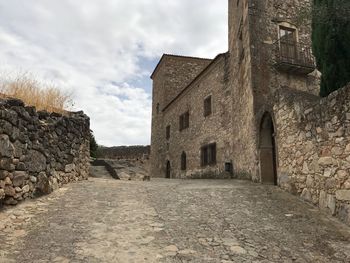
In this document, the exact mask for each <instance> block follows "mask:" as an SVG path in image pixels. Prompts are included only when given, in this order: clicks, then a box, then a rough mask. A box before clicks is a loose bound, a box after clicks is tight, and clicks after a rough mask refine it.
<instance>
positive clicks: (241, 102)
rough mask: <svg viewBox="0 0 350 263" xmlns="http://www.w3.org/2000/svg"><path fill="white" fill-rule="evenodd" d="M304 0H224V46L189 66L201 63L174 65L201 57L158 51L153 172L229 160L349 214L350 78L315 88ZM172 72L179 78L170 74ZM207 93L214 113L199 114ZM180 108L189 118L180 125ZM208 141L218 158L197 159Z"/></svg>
mask: <svg viewBox="0 0 350 263" xmlns="http://www.w3.org/2000/svg"><path fill="white" fill-rule="evenodd" d="M310 4H311V0H286V1H279V0H229V51H228V52H227V53H225V54H221V55H219V56H217V57H216V58H215V59H214V60H212V61H211V62H209V64H208V65H206V66H205V63H203V64H202V66H205V67H204V68H203V70H202V71H201V72H198V74H197V75H193V74H194V73H195V72H197V70H198V69H199V67H196V68H195V69H194V70H193V71H189V70H188V68H187V67H184V68H183V71H181V69H179V68H178V67H179V66H180V67H181V65H182V64H186V63H188V61H194V62H196V61H199V59H197V60H195V59H193V58H186V59H185V58H183V57H179V56H171V55H165V57H163V58H162V60H161V62H160V63H159V65H158V66H157V68H156V70H155V72H154V74H153V75H152V79H153V115H152V139H151V141H152V142H151V175H152V176H161V177H165V176H167V177H176V178H198V177H200V178H203V177H205V178H206V177H210V178H218V177H221V178H222V177H228V176H230V173H227V172H225V170H227V169H225V167H226V165H227V164H230V163H232V167H233V170H231V175H232V176H236V177H243V178H247V179H251V180H253V181H256V182H262V183H268V184H276V185H277V184H278V185H280V186H281V187H282V188H284V189H286V190H288V191H290V192H293V193H295V194H297V193H298V194H300V195H301V196H302V197H303V198H304V199H306V200H309V201H311V202H313V203H314V204H317V205H319V206H320V207H322V208H323V207H328V208H327V209H329V210H330V211H331V212H332V213H333V214H336V215H338V217H340V218H341V219H342V220H343V221H345V222H347V223H349V215H350V209H349V205H350V201H349V200H348V197H349V189H348V184H349V182H348V180H349V172H350V170H349V169H348V167H347V165H348V163H349V161H350V160H348V159H349V153H348V152H347V148H346V147H347V145H348V143H349V142H348V138H347V134H348V131H347V125H348V119H347V117H349V116H347V115H349V106H348V103H349V100H350V94H349V91H348V90H349V89H350V87H348V88H344V90H343V91H341V92H339V93H336V94H335V95H332V96H330V97H329V98H325V99H322V100H321V99H320V98H319V97H318V90H319V77H320V76H319V75H320V74H319V72H317V71H316V70H315V64H314V59H313V56H312V54H311V28H310V25H309V24H308V23H304V24H302V25H298V14H299V13H300V11H301V10H302V9H303V8H305V7H308V6H310ZM174 61H177V63H174ZM173 65H174V68H176V70H174V69H172V67H173ZM174 72H176V74H181V75H182V76H178V75H176V79H179V78H182V79H186V81H184V82H178V81H176V80H174V81H173V79H174V78H175V76H174V74H173V73H174ZM191 76H192V81H189V79H190V77H191ZM168 83H175V84H174V85H175V86H176V88H174V87H173V86H172V87H170V86H168ZM169 89H171V90H172V92H169ZM340 94H341V95H340ZM208 96H211V99H212V101H211V104H212V105H211V107H212V109H211V110H212V113H211V114H210V115H209V116H207V117H204V112H205V109H204V107H203V104H204V100H205V99H206V98H207V97H208ZM186 112H188V113H189V125H188V126H189V127H188V128H185V129H181V131H180V129H179V126H180V127H181V125H180V122H181V120H180V119H181V118H180V115H181V114H183V113H186ZM179 118H180V119H179ZM167 127H170V136H169V134H168V133H169V132H168V131H167ZM168 129H169V128H168ZM212 143H216V160H215V162H213V163H211V164H209V165H203V160H202V158H203V146H205V145H208V144H212ZM349 147H350V146H348V148H349ZM184 153H185V157H186V158H185V161H186V165H185V167H183V165H182V163H183V158H182V156H183V154H184ZM183 168H185V169H183ZM169 170H170V171H169Z"/></svg>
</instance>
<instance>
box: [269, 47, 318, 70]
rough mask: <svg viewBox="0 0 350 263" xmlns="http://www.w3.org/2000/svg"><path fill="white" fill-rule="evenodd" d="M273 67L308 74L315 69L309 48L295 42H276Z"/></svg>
mask: <svg viewBox="0 0 350 263" xmlns="http://www.w3.org/2000/svg"><path fill="white" fill-rule="evenodd" d="M276 49H277V55H276V63H275V67H276V68H277V69H278V70H280V71H284V72H288V73H295V74H303V75H304V74H305V75H306V74H309V73H311V72H313V71H314V70H315V69H316V66H315V59H314V56H313V55H312V52H311V48H310V47H308V46H305V45H301V44H299V43H296V42H282V41H277V42H276Z"/></svg>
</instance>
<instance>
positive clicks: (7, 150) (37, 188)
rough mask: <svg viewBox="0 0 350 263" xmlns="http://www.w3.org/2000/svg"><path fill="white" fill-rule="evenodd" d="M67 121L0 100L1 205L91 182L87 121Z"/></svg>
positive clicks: (75, 117)
mask: <svg viewBox="0 0 350 263" xmlns="http://www.w3.org/2000/svg"><path fill="white" fill-rule="evenodd" d="M67 115H68V116H62V115H60V114H56V113H52V114H49V113H47V112H37V111H36V110H35V108H34V107H26V106H24V104H23V102H22V101H20V100H17V99H1V100H0V204H2V203H4V204H10V205H15V204H17V203H18V202H19V201H21V200H24V199H26V198H30V197H33V196H35V195H41V194H47V193H50V192H51V191H53V190H55V189H57V188H59V187H60V186H61V185H62V184H66V183H69V182H71V181H78V180H82V179H87V177H88V171H89V156H90V150H89V132H90V129H89V118H88V117H87V116H86V115H84V113H82V112H77V113H67Z"/></svg>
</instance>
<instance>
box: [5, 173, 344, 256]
mask: <svg viewBox="0 0 350 263" xmlns="http://www.w3.org/2000/svg"><path fill="white" fill-rule="evenodd" d="M0 262H6V263H11V262H67V263H68V262H72V263H73V262H121V263H129V262H135V263H142V262H201V263H202V262H222V263H224V262H327V263H329V262H350V228H349V227H346V226H345V225H342V224H341V223H340V222H338V221H336V220H335V219H333V218H331V217H329V216H326V215H324V214H322V213H320V212H319V211H318V210H317V209H316V208H314V207H312V206H310V205H308V204H305V203H303V202H302V201H300V200H299V199H297V198H296V197H294V196H291V195H289V194H287V193H284V192H282V191H280V190H279V189H278V188H276V187H272V186H262V185H258V184H253V183H250V182H245V181H236V180H231V181H212V180H198V181H180V180H165V179H164V180H162V179H153V180H152V181H151V182H136V181H117V180H113V179H106V178H90V179H89V181H84V182H79V183H75V184H70V185H67V186H65V187H64V188H61V189H60V190H57V191H56V192H54V193H53V194H51V195H49V196H45V197H42V198H40V199H36V200H32V201H27V202H24V203H22V204H20V205H19V206H17V207H15V208H9V209H6V210H4V211H1V212H0Z"/></svg>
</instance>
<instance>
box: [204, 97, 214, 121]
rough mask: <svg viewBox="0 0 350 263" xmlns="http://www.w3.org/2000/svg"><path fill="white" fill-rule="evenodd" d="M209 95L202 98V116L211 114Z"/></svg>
mask: <svg viewBox="0 0 350 263" xmlns="http://www.w3.org/2000/svg"><path fill="white" fill-rule="evenodd" d="M211 113H212V111H211V96H209V97H207V98H206V99H205V100H204V117H207V116H209V115H211Z"/></svg>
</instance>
